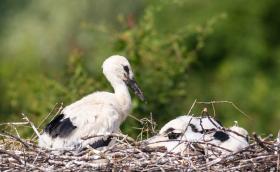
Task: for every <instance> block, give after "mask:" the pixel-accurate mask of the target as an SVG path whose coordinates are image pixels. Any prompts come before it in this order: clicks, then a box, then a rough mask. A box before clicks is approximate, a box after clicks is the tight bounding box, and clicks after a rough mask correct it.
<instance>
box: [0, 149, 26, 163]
mask: <svg viewBox="0 0 280 172" xmlns="http://www.w3.org/2000/svg"><path fill="white" fill-rule="evenodd" d="M0 154H7V155H9V156H11V157H12V158H14V159H15V160H16V161H17V162H19V163H20V164H23V162H22V161H21V160H20V157H18V156H17V155H15V154H12V153H10V152H8V151H6V150H2V149H0Z"/></svg>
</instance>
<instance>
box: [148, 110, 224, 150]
mask: <svg viewBox="0 0 280 172" xmlns="http://www.w3.org/2000/svg"><path fill="white" fill-rule="evenodd" d="M221 128H222V125H221V124H220V123H219V122H218V121H216V120H215V119H214V118H212V117H210V116H206V117H193V116H188V115H184V116H179V117H177V118H175V119H173V120H171V121H169V122H168V123H167V124H165V125H164V126H163V127H162V128H161V130H160V131H159V134H158V135H155V136H153V137H151V138H150V139H148V140H146V144H147V145H148V146H149V147H161V146H164V147H166V148H167V151H171V152H174V153H179V152H182V151H184V149H185V148H186V146H185V142H186V141H187V142H199V141H202V140H203V139H204V133H206V132H215V131H217V130H219V129H221Z"/></svg>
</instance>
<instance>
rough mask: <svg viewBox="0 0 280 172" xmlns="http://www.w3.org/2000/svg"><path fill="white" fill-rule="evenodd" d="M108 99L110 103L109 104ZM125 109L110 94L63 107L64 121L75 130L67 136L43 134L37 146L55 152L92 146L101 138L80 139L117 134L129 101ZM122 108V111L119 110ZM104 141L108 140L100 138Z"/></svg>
mask: <svg viewBox="0 0 280 172" xmlns="http://www.w3.org/2000/svg"><path fill="white" fill-rule="evenodd" d="M108 100H110V101H108ZM126 103H127V106H125V107H123V106H121V105H120V103H119V101H118V100H117V98H116V96H115V94H113V93H109V92H95V93H93V94H90V95H88V96H86V97H84V98H82V99H81V100H79V101H76V102H75V103H73V104H71V105H69V106H66V107H65V108H64V109H63V110H62V112H61V114H64V119H66V118H69V119H70V120H71V122H72V123H73V125H74V126H76V129H74V130H73V132H72V133H71V134H70V135H69V136H68V137H67V138H61V137H56V138H52V137H51V136H50V135H49V134H47V133H43V134H42V135H41V138H40V139H39V146H41V147H46V148H55V149H67V148H69V149H73V148H75V147H77V146H79V147H80V146H82V147H84V146H86V145H87V144H90V143H94V142H95V141H96V140H98V139H100V138H101V137H95V138H92V139H88V140H86V141H83V140H82V139H81V138H82V137H87V136H94V135H105V134H111V133H116V132H119V126H120V124H121V122H123V121H124V120H125V118H126V116H127V114H128V112H129V111H130V104H131V103H130V102H126ZM121 108H123V109H121ZM102 138H105V139H106V138H107V137H102Z"/></svg>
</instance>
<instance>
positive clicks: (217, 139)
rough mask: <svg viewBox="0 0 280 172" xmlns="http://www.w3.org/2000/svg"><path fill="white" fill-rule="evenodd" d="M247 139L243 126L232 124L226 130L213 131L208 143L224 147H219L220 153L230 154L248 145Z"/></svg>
mask: <svg viewBox="0 0 280 172" xmlns="http://www.w3.org/2000/svg"><path fill="white" fill-rule="evenodd" d="M248 141H249V140H248V132H247V131H246V130H245V129H244V128H241V127H238V126H232V127H230V128H229V129H228V130H225V131H222V130H220V131H217V132H215V133H214V135H213V140H211V141H210V142H209V143H212V144H214V145H216V146H219V147H221V148H224V149H221V153H222V154H230V153H235V152H238V151H240V150H242V149H244V148H246V147H247V146H249V143H248ZM227 150H229V151H227Z"/></svg>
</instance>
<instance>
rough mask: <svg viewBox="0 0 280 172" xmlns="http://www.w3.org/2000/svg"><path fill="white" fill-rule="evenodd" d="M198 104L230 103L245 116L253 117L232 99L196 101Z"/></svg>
mask: <svg viewBox="0 0 280 172" xmlns="http://www.w3.org/2000/svg"><path fill="white" fill-rule="evenodd" d="M196 103H197V104H213V103H228V104H231V105H232V106H233V107H234V108H235V109H236V110H238V111H239V112H240V113H242V114H243V115H244V116H246V117H247V118H248V119H250V120H251V119H252V118H251V117H250V116H249V115H247V114H246V113H245V112H243V111H242V110H241V109H240V108H239V107H238V106H236V105H235V104H234V103H233V102H231V101H226V100H221V101H210V102H196Z"/></svg>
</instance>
